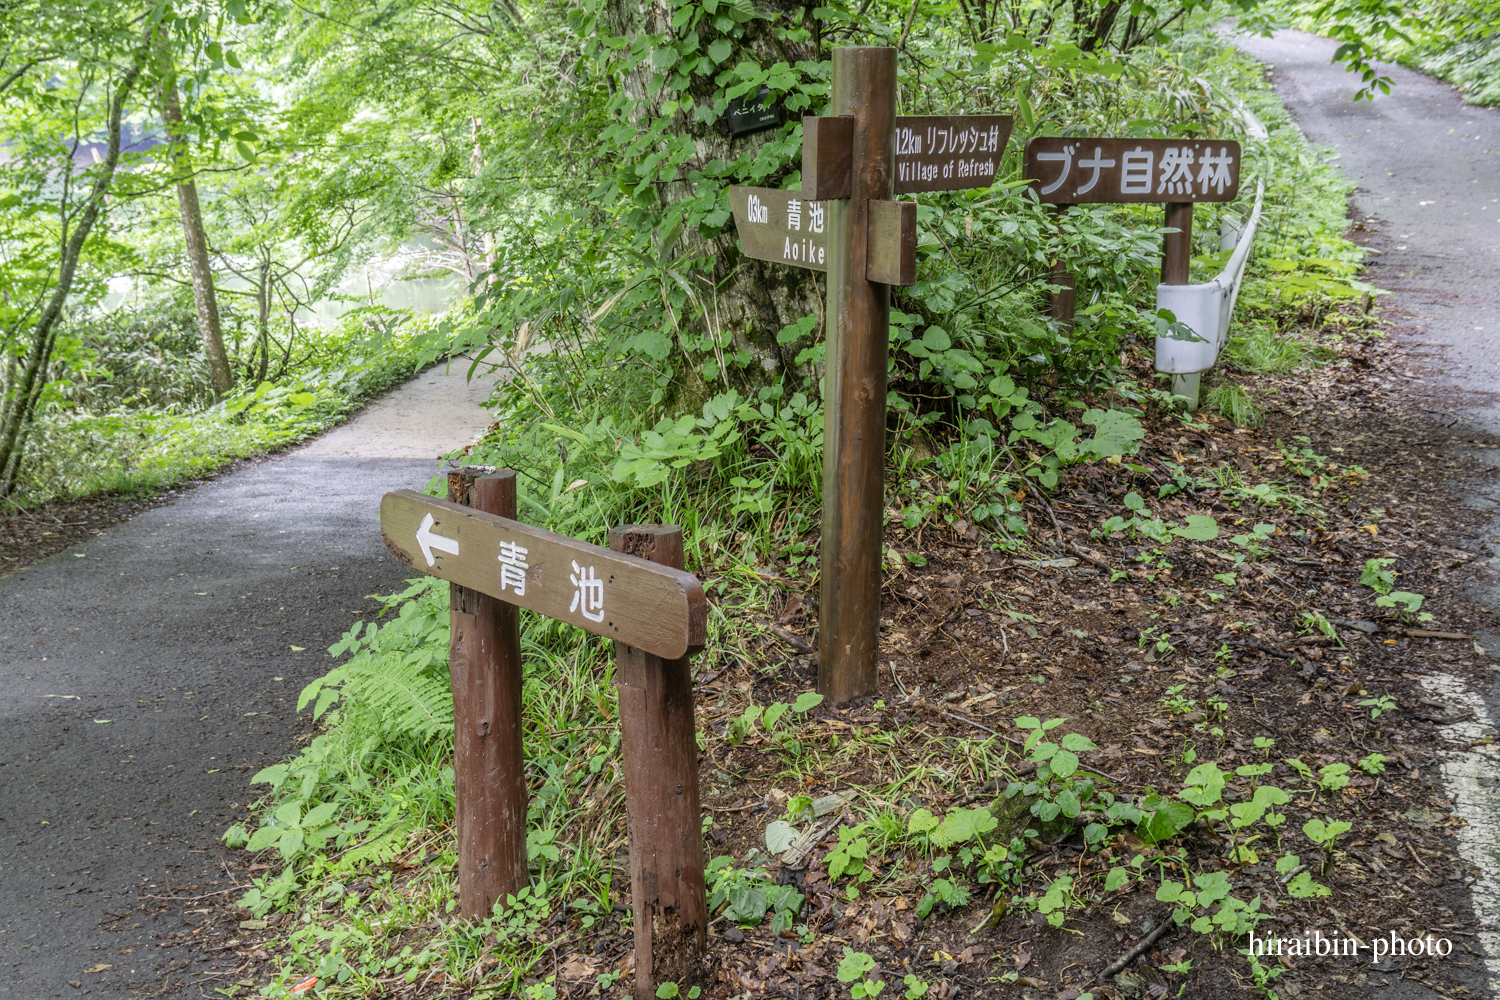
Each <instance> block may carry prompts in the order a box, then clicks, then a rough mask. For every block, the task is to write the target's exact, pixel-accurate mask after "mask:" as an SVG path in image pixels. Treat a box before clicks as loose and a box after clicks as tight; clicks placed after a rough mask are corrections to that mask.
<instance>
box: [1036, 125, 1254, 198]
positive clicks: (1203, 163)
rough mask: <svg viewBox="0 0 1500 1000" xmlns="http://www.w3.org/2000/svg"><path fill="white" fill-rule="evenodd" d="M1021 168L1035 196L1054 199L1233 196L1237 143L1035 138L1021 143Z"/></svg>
mask: <svg viewBox="0 0 1500 1000" xmlns="http://www.w3.org/2000/svg"><path fill="white" fill-rule="evenodd" d="M1025 171H1026V178H1027V180H1029V181H1031V188H1032V190H1033V191H1035V192H1036V194H1037V197H1038V198H1040V199H1041V200H1042V201H1044V202H1047V203H1049V204H1054V205H1081V204H1085V203H1099V202H1103V203H1116V204H1119V203H1126V204H1132V203H1133V204H1139V203H1142V202H1148V203H1149V202H1165V203H1171V204H1193V203H1195V202H1200V201H1202V202H1212V201H1234V199H1235V198H1236V197H1237V196H1238V195H1239V193H1240V144H1239V143H1237V142H1233V141H1231V140H1228V139H1214V140H1211V141H1210V140H1207V139H1199V140H1186V139H1118V138H1096V139H1089V138H1083V139H1074V138H1064V137H1050V138H1040V139H1033V140H1031V141H1030V142H1029V143H1027V144H1026V165H1025Z"/></svg>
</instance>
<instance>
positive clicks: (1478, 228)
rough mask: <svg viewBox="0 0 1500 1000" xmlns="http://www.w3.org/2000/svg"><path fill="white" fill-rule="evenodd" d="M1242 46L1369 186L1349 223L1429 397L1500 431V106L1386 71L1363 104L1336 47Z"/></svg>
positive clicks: (1320, 42)
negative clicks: (1355, 225)
mask: <svg viewBox="0 0 1500 1000" xmlns="http://www.w3.org/2000/svg"><path fill="white" fill-rule="evenodd" d="M1235 44H1236V45H1238V46H1239V47H1240V48H1242V49H1243V50H1245V51H1246V52H1248V53H1249V54H1250V55H1252V56H1254V57H1255V58H1256V59H1259V60H1260V61H1261V62H1263V63H1265V64H1266V65H1267V67H1268V68H1269V70H1270V73H1271V81H1272V83H1273V85H1274V86H1275V88H1276V93H1277V94H1278V95H1280V96H1281V98H1282V100H1283V101H1285V102H1286V105H1287V108H1288V109H1289V110H1290V111H1291V112H1292V114H1293V116H1294V117H1295V118H1296V120H1297V123H1298V124H1299V125H1300V126H1301V127H1302V130H1303V132H1304V133H1306V135H1307V137H1308V138H1309V139H1311V140H1312V141H1313V142H1315V143H1320V144H1326V145H1329V146H1332V147H1333V148H1334V149H1336V150H1337V151H1338V156H1339V159H1338V164H1339V166H1340V167H1341V168H1342V169H1343V171H1344V173H1345V174H1346V175H1348V177H1349V178H1350V179H1351V180H1353V181H1354V182H1355V183H1356V184H1357V185H1359V187H1358V189H1357V190H1356V191H1355V194H1354V213H1353V216H1354V218H1355V219H1356V220H1358V221H1359V222H1360V223H1361V224H1362V225H1363V226H1364V227H1365V230H1364V242H1365V243H1366V244H1367V245H1369V246H1370V247H1372V248H1374V249H1376V250H1378V251H1379V253H1378V254H1377V255H1375V256H1373V257H1372V258H1371V259H1370V260H1369V262H1368V263H1367V265H1366V280H1368V281H1369V282H1371V283H1372V284H1374V285H1376V286H1378V287H1380V288H1383V289H1386V290H1388V291H1391V292H1394V293H1396V294H1395V296H1394V300H1393V302H1391V303H1390V304H1389V305H1387V307H1386V308H1387V312H1388V315H1390V316H1392V317H1393V318H1394V319H1396V321H1397V323H1398V324H1399V326H1398V329H1399V331H1400V333H1401V334H1402V335H1403V336H1405V337H1406V338H1408V341H1409V347H1410V349H1411V351H1412V353H1414V354H1415V355H1417V356H1418V357H1419V358H1422V359H1423V360H1425V362H1426V363H1427V366H1428V367H1429V368H1430V370H1431V373H1432V374H1431V377H1430V379H1429V382H1430V384H1429V385H1428V386H1427V387H1425V388H1426V391H1425V392H1424V395H1437V396H1451V397H1452V398H1451V401H1450V402H1449V403H1448V405H1450V406H1452V407H1453V408H1454V409H1456V410H1459V411H1461V412H1462V413H1463V414H1464V416H1465V417H1466V418H1468V419H1470V420H1471V421H1473V422H1474V423H1476V424H1479V425H1481V426H1483V427H1484V428H1485V429H1486V430H1489V431H1491V432H1500V410H1497V409H1496V405H1497V403H1500V109H1497V108H1482V107H1475V106H1474V105H1470V104H1465V103H1464V101H1463V99H1462V98H1461V97H1460V96H1459V94H1458V92H1457V91H1456V90H1455V89H1454V88H1453V87H1451V86H1449V85H1448V84H1446V83H1443V82H1441V81H1439V80H1434V79H1432V78H1431V77H1427V76H1423V75H1421V74H1420V73H1414V72H1412V71H1410V70H1407V69H1403V68H1401V67H1399V66H1389V65H1382V66H1381V70H1382V72H1383V73H1384V74H1385V75H1388V76H1390V77H1391V78H1392V80H1393V81H1394V82H1395V86H1394V87H1393V88H1392V90H1391V93H1390V95H1389V96H1380V97H1377V98H1376V99H1375V100H1374V101H1357V102H1356V101H1355V100H1354V99H1353V98H1354V94H1355V92H1356V91H1357V90H1358V86H1357V82H1356V81H1357V78H1356V77H1354V76H1352V75H1351V74H1349V73H1347V72H1346V71H1345V70H1344V69H1343V67H1342V66H1337V65H1334V64H1333V63H1332V59H1333V52H1334V49H1335V48H1337V43H1336V42H1333V41H1330V40H1328V39H1326V38H1319V37H1317V36H1315V35H1308V34H1304V33H1302V32H1300V31H1279V32H1277V33H1276V36H1275V37H1274V38H1247V37H1244V36H1240V37H1237V38H1236V39H1235ZM1357 235H1358V234H1357Z"/></svg>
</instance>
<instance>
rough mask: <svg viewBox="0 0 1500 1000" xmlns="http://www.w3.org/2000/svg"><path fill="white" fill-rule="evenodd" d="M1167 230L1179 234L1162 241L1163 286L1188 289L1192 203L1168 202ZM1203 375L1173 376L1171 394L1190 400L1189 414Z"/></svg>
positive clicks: (1196, 404)
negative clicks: (1179, 286)
mask: <svg viewBox="0 0 1500 1000" xmlns="http://www.w3.org/2000/svg"><path fill="white" fill-rule="evenodd" d="M1166 226H1167V228H1168V229H1176V230H1178V231H1177V232H1175V233H1167V234H1166V235H1165V236H1163V237H1162V248H1161V283H1162V284H1163V285H1186V284H1187V283H1188V278H1189V275H1190V272H1191V269H1192V263H1193V206H1192V203H1191V202H1188V203H1182V202H1168V204H1167V219H1166ZM1201 379H1202V374H1201V373H1199V372H1193V373H1192V374H1191V375H1174V376H1172V392H1173V394H1174V395H1177V396H1181V397H1183V398H1184V399H1186V400H1187V408H1188V412H1189V413H1195V412H1197V410H1198V388H1199V382H1200V380H1201Z"/></svg>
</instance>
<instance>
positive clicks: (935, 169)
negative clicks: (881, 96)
mask: <svg viewBox="0 0 1500 1000" xmlns="http://www.w3.org/2000/svg"><path fill="white" fill-rule="evenodd" d="M1010 130H1011V117H1010V116H1009V115H899V116H897V118H896V163H895V166H896V177H895V190H896V194H915V193H917V192H919V191H959V190H963V189H965V188H984V187H989V186H990V185H991V184H993V183H995V171H996V170H997V169H998V168H999V166H1000V156H1001V154H1003V153H1004V152H1005V144H1006V143H1007V142H1009V141H1010Z"/></svg>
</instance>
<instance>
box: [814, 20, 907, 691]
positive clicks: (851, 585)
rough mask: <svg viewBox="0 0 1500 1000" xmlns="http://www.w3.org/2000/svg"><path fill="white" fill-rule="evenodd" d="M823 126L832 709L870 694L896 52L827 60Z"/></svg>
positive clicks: (825, 647)
mask: <svg viewBox="0 0 1500 1000" xmlns="http://www.w3.org/2000/svg"><path fill="white" fill-rule="evenodd" d="M828 113H829V114H830V115H848V116H851V117H852V118H853V119H854V124H853V129H852V133H853V157H852V162H853V166H852V170H851V176H850V180H851V183H850V192H849V199H848V200H847V201H833V202H830V203H829V211H828V215H829V224H830V230H831V238H832V246H831V248H830V250H831V252H830V254H829V262H828V301H827V306H826V309H825V311H824V315H825V316H827V317H828V320H829V324H828V351H827V354H826V366H825V369H824V373H823V382H824V388H823V399H824V411H823V412H824V417H823V540H822V562H821V570H820V571H821V574H822V580H821V585H820V586H821V589H820V596H819V602H818V623H819V664H818V690H819V691H820V692H822V694H823V695H824V696H825V697H827V698H828V699H829V701H830V702H832V703H834V704H841V703H843V702H847V701H850V700H852V699H854V698H858V697H861V696H864V695H873V694H874V693H875V681H876V666H877V657H878V655H879V652H880V580H881V564H882V560H881V540H882V538H883V535H884V525H885V421H886V404H885V393H886V385H885V377H886V351H887V342H888V339H889V335H890V316H891V298H890V288H889V287H887V286H886V285H884V284H877V283H874V282H871V281H870V280H868V277H867V237H868V231H869V221H870V202H871V201H872V200H888V199H890V198H891V197H892V196H893V193H894V186H893V179H892V163H893V161H894V158H895V126H896V50H895V49H891V48H869V47H845V48H836V49H834V50H833V90H832V99H831V101H830V102H829V108H828Z"/></svg>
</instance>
